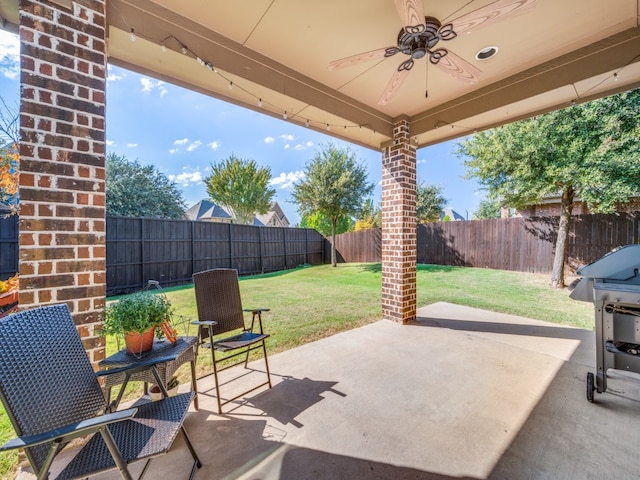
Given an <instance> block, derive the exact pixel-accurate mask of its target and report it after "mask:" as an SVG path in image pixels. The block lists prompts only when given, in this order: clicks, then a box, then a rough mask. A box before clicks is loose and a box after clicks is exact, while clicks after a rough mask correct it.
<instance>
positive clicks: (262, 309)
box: [243, 308, 271, 313]
mask: <svg viewBox="0 0 640 480" xmlns="http://www.w3.org/2000/svg"><path fill="white" fill-rule="evenodd" d="M243 311H245V312H251V313H258V312H270V311H271V309H270V308H245V309H243Z"/></svg>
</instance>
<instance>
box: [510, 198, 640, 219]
mask: <svg viewBox="0 0 640 480" xmlns="http://www.w3.org/2000/svg"><path fill="white" fill-rule="evenodd" d="M561 211H562V197H561V196H560V195H548V196H546V197H544V198H543V199H542V203H540V204H538V205H530V206H528V207H527V208H524V209H522V210H518V211H517V212H516V213H515V215H510V216H517V217H558V216H560V213H561ZM616 211H617V212H618V213H623V212H637V211H640V197H634V198H631V199H630V200H629V203H628V204H627V205H625V206H624V207H620V208H618V209H617V210H616ZM588 213H591V212H589V208H588V207H587V205H586V204H585V203H583V202H582V201H581V200H580V198H579V197H576V198H575V200H574V202H573V209H572V210H571V215H586V214H588ZM508 216H509V215H508V209H506V208H502V209H501V217H502V218H505V217H508Z"/></svg>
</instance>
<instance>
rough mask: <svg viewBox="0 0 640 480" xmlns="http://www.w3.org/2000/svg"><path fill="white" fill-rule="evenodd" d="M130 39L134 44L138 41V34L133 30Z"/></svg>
mask: <svg viewBox="0 0 640 480" xmlns="http://www.w3.org/2000/svg"><path fill="white" fill-rule="evenodd" d="M129 38H130V39H131V41H132V42H135V41H136V32H134V31H133V28H132V29H131V33H130V34H129Z"/></svg>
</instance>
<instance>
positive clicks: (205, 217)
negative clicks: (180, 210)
mask: <svg viewBox="0 0 640 480" xmlns="http://www.w3.org/2000/svg"><path fill="white" fill-rule="evenodd" d="M184 216H185V218H186V219H187V220H201V221H203V222H219V223H231V222H232V220H233V218H232V217H231V215H229V213H228V212H227V211H226V210H225V209H224V208H222V207H220V206H218V205H216V204H215V203H213V202H211V201H209V200H200V201H199V202H198V203H196V204H195V205H194V206H193V207H191V208H190V209H189V210H187V211H186V212H185V213H184Z"/></svg>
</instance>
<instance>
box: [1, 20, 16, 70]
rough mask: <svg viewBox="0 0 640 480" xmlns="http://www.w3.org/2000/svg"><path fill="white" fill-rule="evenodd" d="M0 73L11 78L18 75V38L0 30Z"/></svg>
mask: <svg viewBox="0 0 640 480" xmlns="http://www.w3.org/2000/svg"><path fill="white" fill-rule="evenodd" d="M0 74H2V75H4V76H5V77H7V78H10V79H11V80H15V79H16V78H18V76H19V75H20V39H19V38H18V36H17V35H15V34H13V33H9V32H6V31H4V30H0Z"/></svg>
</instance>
